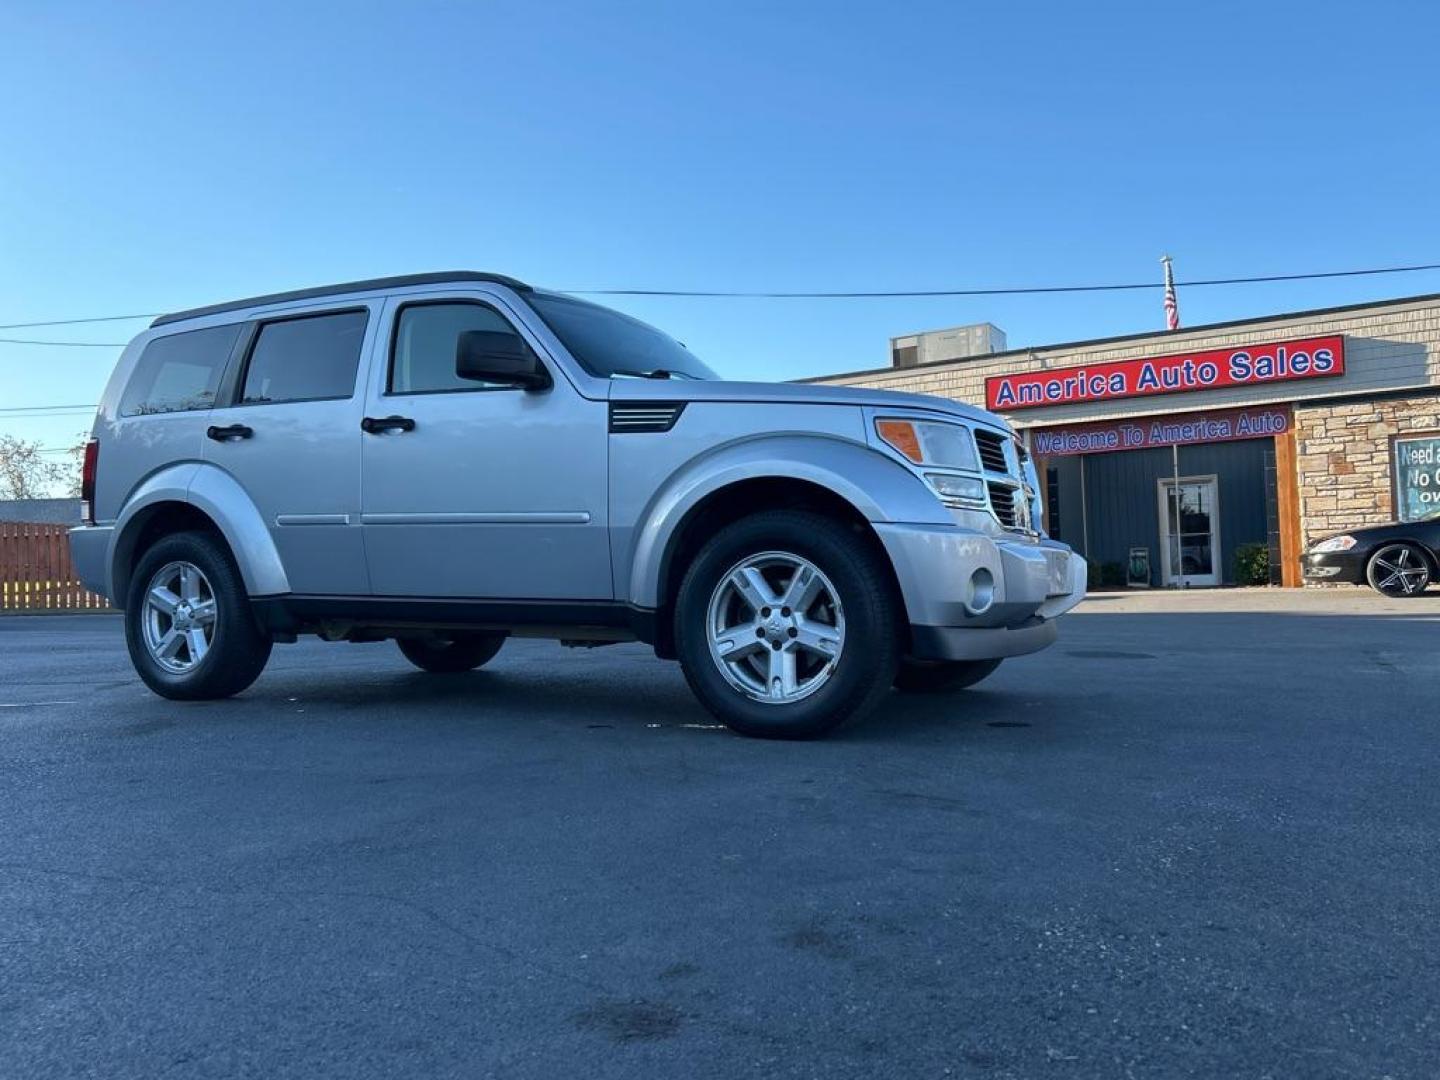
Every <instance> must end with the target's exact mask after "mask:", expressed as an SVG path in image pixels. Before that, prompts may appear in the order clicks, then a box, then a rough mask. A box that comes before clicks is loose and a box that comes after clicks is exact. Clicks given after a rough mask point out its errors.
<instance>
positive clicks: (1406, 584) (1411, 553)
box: [1365, 544, 1433, 596]
mask: <svg viewBox="0 0 1440 1080" xmlns="http://www.w3.org/2000/svg"><path fill="white" fill-rule="evenodd" d="M1432 576H1433V575H1432V573H1431V570H1430V560H1429V559H1428V558H1427V557H1426V556H1425V554H1424V553H1423V552H1422V551H1421V550H1420V549H1419V548H1417V547H1416V546H1415V545H1414V544H1386V545H1385V546H1384V547H1382V548H1381V549H1380V550H1379V551H1377V552H1375V554H1374V555H1372V556H1370V562H1369V563H1368V564H1367V565H1366V567H1365V579H1366V580H1367V581H1368V582H1370V587H1371V588H1373V589H1375V590H1376V591H1377V592H1382V593H1384V594H1385V595H1386V596H1419V595H1420V594H1421V593H1423V592H1424V591H1425V589H1426V587H1427V586H1428V585H1429V584H1430V579H1431V577H1432Z"/></svg>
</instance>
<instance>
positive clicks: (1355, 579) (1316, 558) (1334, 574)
mask: <svg viewBox="0 0 1440 1080" xmlns="http://www.w3.org/2000/svg"><path fill="white" fill-rule="evenodd" d="M1300 571H1301V573H1302V574H1303V575H1304V577H1305V580H1306V581H1315V582H1319V581H1340V582H1344V583H1345V584H1347V585H1363V584H1365V556H1364V555H1363V554H1362V553H1360V552H1359V551H1358V550H1357V549H1355V548H1351V549H1350V550H1349V551H1324V552H1318V553H1317V552H1313V551H1312V552H1310V553H1309V554H1308V555H1304V556H1302V557H1301V559H1300Z"/></svg>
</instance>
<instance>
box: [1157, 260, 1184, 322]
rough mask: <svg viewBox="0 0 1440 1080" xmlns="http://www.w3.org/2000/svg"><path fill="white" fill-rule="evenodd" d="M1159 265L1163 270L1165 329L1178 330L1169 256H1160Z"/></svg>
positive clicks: (1173, 282)
mask: <svg viewBox="0 0 1440 1080" xmlns="http://www.w3.org/2000/svg"><path fill="white" fill-rule="evenodd" d="M1160 265H1161V266H1163V267H1164V268H1165V329H1166V330H1179V329H1180V303H1179V301H1178V300H1176V298H1175V273H1174V271H1173V270H1172V269H1171V266H1170V256H1169V255H1161V256H1160Z"/></svg>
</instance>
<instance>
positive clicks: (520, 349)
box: [455, 330, 550, 390]
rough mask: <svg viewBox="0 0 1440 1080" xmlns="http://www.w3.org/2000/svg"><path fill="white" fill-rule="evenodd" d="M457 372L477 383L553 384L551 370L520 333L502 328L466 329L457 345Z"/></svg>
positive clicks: (541, 387) (533, 386)
mask: <svg viewBox="0 0 1440 1080" xmlns="http://www.w3.org/2000/svg"><path fill="white" fill-rule="evenodd" d="M455 375H456V377H458V378H461V379H473V380H475V381H476V382H491V383H500V384H501V385H503V386H520V387H523V388H525V389H526V390H545V389H548V388H549V387H550V373H549V372H548V371H546V370H545V365H544V364H542V363H540V358H539V357H538V356H536V355H535V353H534V350H532V349H531V348H530V346H529V345H527V344H525V339H524V338H522V337H521V336H520V335H519V334H513V333H507V332H505V331H502V330H464V331H461V333H460V338H459V340H458V341H457V342H456V344H455Z"/></svg>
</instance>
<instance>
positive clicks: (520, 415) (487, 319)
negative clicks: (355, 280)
mask: <svg viewBox="0 0 1440 1080" xmlns="http://www.w3.org/2000/svg"><path fill="white" fill-rule="evenodd" d="M384 322H385V327H384V330H383V338H382V340H383V341H385V342H387V343H388V348H387V349H386V350H385V355H384V356H383V357H382V358H381V362H380V363H377V365H376V371H375V372H374V373H372V376H371V380H370V387H369V390H368V393H367V397H366V408H365V416H366V418H367V423H366V425H365V426H366V429H367V431H366V434H365V435H364V436H363V442H362V450H361V458H362V466H363V474H364V493H363V496H362V515H361V520H362V522H363V524H364V534H365V554H366V559H367V562H368V564H369V567H370V583H371V586H372V588H373V590H374V593H375V595H376V596H394V597H411V598H431V597H434V598H449V599H455V598H466V599H477V600H609V599H611V598H612V597H613V596H614V587H613V585H612V583H611V575H610V540H609V529H608V526H607V521H608V517H607V499H608V493H607V478H608V457H607V451H608V442H607V440H608V435H607V425H608V409H607V406H606V403H605V402H603V401H591V400H589V399H587V398H585V397H582V396H581V395H580V393H579V392H578V391H577V390H576V389H575V387H574V386H573V385H572V384H571V383H570V382H569V380H568V379H567V378H566V376H565V374H564V372H563V371H561V370H560V369H559V368H558V367H557V366H556V365H555V364H553V363H550V362H546V361H545V353H544V350H543V347H542V346H541V345H540V343H539V342H538V341H536V340H535V339H534V338H533V337H532V336H531V335H530V334H528V333H527V332H525V331H523V330H522V329H521V328H520V327H519V323H518V321H517V320H516V319H514V318H513V313H512V312H509V311H508V310H507V308H506V305H505V301H504V300H503V299H502V298H501V297H498V296H489V295H484V294H481V293H463V294H458V295H454V296H444V297H437V296H435V295H434V294H427V295H426V296H425V297H424V298H423V299H415V300H406V299H403V298H397V299H392V300H391V301H389V302H388V303H387V304H386V308H385V316H384ZM472 330H480V331H488V332H490V333H508V334H519V335H520V336H521V337H522V338H524V339H525V341H526V342H527V344H529V346H530V347H531V348H532V349H533V350H535V351H536V352H537V353H538V354H539V355H540V357H541V359H542V362H546V366H547V368H548V369H549V372H550V375H551V378H552V379H553V385H552V386H550V387H549V388H547V389H545V390H539V391H531V390H523V389H520V388H518V387H512V386H498V385H491V384H486V383H480V382H474V381H471V380H466V379H461V378H459V377H458V376H457V375H456V374H455V354H456V346H457V344H458V342H459V337H460V335H461V334H462V333H464V332H466V331H472Z"/></svg>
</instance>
